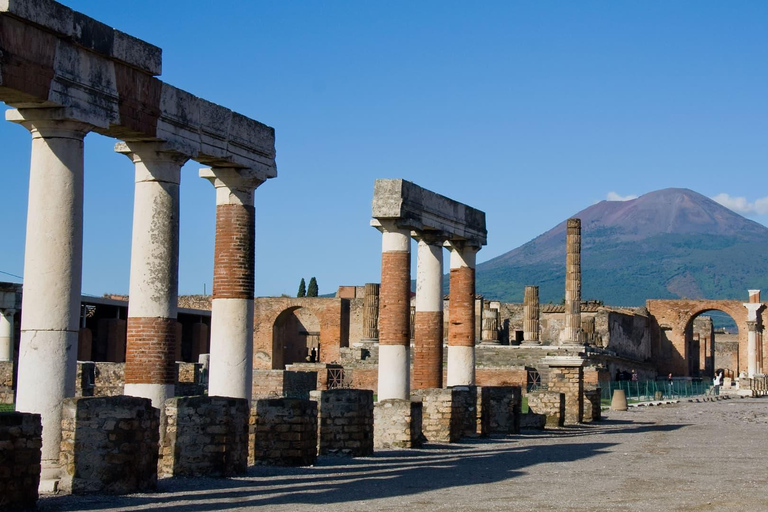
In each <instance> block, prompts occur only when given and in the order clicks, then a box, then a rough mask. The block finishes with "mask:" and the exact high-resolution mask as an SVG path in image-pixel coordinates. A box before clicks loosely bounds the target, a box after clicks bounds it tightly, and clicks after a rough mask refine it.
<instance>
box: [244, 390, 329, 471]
mask: <svg viewBox="0 0 768 512" xmlns="http://www.w3.org/2000/svg"><path fill="white" fill-rule="evenodd" d="M249 424H250V427H249V434H248V436H249V439H248V464H249V465H254V464H268V465H273V466H311V465H313V464H314V463H315V462H316V461H317V402H314V401H311V400H298V399H293V398H278V399H274V400H254V401H253V405H252V408H251V420H250V423H249Z"/></svg>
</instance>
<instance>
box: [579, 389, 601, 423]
mask: <svg viewBox="0 0 768 512" xmlns="http://www.w3.org/2000/svg"><path fill="white" fill-rule="evenodd" d="M601 394H602V390H601V389H600V388H596V389H585V390H584V415H583V421H584V422H585V423H588V422H592V421H600V419H601V418H602V410H601V408H600V407H601V403H600V399H601Z"/></svg>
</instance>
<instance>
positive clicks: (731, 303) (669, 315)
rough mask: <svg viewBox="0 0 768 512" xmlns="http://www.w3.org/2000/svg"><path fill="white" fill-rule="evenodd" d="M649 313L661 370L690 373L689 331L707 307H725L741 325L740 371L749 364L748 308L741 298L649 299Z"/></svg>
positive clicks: (681, 373) (653, 347)
mask: <svg viewBox="0 0 768 512" xmlns="http://www.w3.org/2000/svg"><path fill="white" fill-rule="evenodd" d="M646 307H647V309H648V313H649V314H650V316H651V319H652V320H653V322H652V326H653V332H652V340H653V341H652V351H653V359H654V361H655V362H656V365H657V369H658V371H659V373H661V374H666V373H672V374H673V375H678V376H688V375H690V371H689V357H690V355H689V354H688V341H689V340H688V339H686V332H689V327H690V325H691V323H692V322H693V319H694V318H696V317H697V316H698V315H700V314H701V313H703V312H705V311H712V310H717V311H722V312H724V313H726V314H727V315H729V316H730V317H731V318H733V320H734V321H735V322H736V326H737V327H738V329H739V354H738V364H737V366H738V369H737V370H738V371H741V370H746V368H747V332H748V329H747V308H745V307H744V304H743V303H742V302H741V301H738V300H709V299H702V300H693V299H679V300H649V301H647V302H646Z"/></svg>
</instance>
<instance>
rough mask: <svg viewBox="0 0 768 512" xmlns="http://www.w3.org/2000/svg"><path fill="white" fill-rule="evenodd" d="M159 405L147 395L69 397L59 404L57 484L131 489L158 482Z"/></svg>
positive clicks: (82, 489) (96, 490) (86, 489)
mask: <svg viewBox="0 0 768 512" xmlns="http://www.w3.org/2000/svg"><path fill="white" fill-rule="evenodd" d="M159 423H160V411H159V410H158V409H154V408H153V407H152V402H151V401H150V400H149V399H147V398H137V397H131V396H114V397H88V398H68V399H66V400H64V402H63V405H62V418H61V428H62V441H61V456H60V457H61V459H60V460H61V463H62V466H63V469H64V472H65V476H64V478H63V479H62V481H61V489H62V490H63V491H65V492H66V491H70V492H72V493H73V494H131V493H135V492H145V491H152V490H154V489H155V488H156V487H157V459H158V442H159V437H160V424H159Z"/></svg>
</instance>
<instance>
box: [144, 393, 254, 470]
mask: <svg viewBox="0 0 768 512" xmlns="http://www.w3.org/2000/svg"><path fill="white" fill-rule="evenodd" d="M249 416H250V408H249V407H248V401H247V400H245V399H237V398H224V397H208V396H195V397H181V398H171V399H170V400H168V401H167V402H165V417H164V425H163V431H164V432H165V436H164V437H163V445H162V447H161V450H160V463H159V465H158V467H159V472H160V476H208V477H226V476H236V475H240V474H243V473H245V472H246V470H247V464H248V420H249Z"/></svg>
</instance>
